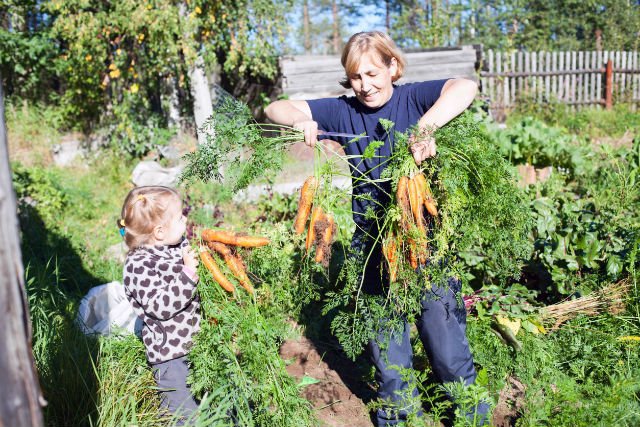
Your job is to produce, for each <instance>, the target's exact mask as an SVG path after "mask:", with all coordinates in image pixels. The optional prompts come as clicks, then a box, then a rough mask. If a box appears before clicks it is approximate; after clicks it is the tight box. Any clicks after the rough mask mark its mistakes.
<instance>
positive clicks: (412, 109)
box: [266, 31, 488, 426]
mask: <svg viewBox="0 0 640 427" xmlns="http://www.w3.org/2000/svg"><path fill="white" fill-rule="evenodd" d="M342 65H343V67H344V70H345V78H344V80H343V81H342V82H341V84H342V85H343V86H344V87H346V88H351V89H353V94H354V96H350V97H348V96H341V97H339V98H324V99H315V100H310V101H301V100H280V101H276V102H274V103H272V104H270V105H269V106H268V107H267V109H266V114H267V116H268V118H269V119H270V120H271V121H273V122H274V123H279V124H282V125H287V126H293V127H294V128H296V129H299V130H301V131H303V132H304V136H305V143H306V144H307V145H309V146H313V145H314V144H315V143H316V140H317V137H318V130H323V131H330V132H343V133H350V134H365V135H368V136H369V138H362V139H359V140H357V141H356V142H349V138H342V140H341V141H339V142H341V143H342V146H343V149H344V150H345V152H346V154H347V155H354V156H361V155H362V154H363V153H364V151H365V149H366V148H367V145H368V143H369V142H371V141H383V142H384V145H383V146H382V147H380V148H379V149H378V150H377V151H376V156H374V157H373V158H368V159H362V158H357V157H352V158H351V160H350V162H351V170H352V172H351V173H352V179H353V184H354V185H353V198H352V210H353V212H354V213H353V219H354V221H355V223H356V232H355V234H354V237H353V240H352V248H353V249H354V250H356V251H362V252H363V253H367V254H368V253H370V252H371V251H373V252H372V255H371V258H370V259H369V262H368V264H367V267H366V269H365V272H364V276H365V277H364V281H363V291H364V292H367V293H369V294H381V293H383V292H384V286H385V283H384V281H385V280H386V279H385V278H382V277H380V262H381V251H380V248H377V247H374V242H373V241H372V239H371V238H369V237H367V236H376V235H377V234H378V230H377V229H376V227H377V225H376V222H375V221H372V220H368V219H367V218H368V217H365V215H364V213H365V212H366V211H367V209H373V210H374V211H376V210H378V206H385V205H387V204H388V202H389V197H388V194H391V191H390V186H389V185H387V187H384V186H383V187H382V188H380V187H377V186H374V185H363V184H361V183H360V181H358V178H359V177H361V176H366V177H367V178H368V179H369V180H377V179H379V178H380V174H381V172H382V171H383V170H384V167H385V164H386V160H387V158H388V157H389V156H390V155H391V152H392V150H393V146H394V131H398V132H405V131H406V130H407V129H409V128H411V127H412V126H414V125H416V124H417V125H418V127H419V129H420V132H417V133H415V135H419V136H414V137H412V145H411V150H412V153H413V157H414V159H415V161H416V163H417V164H420V163H421V162H422V161H423V160H425V159H426V158H429V157H432V156H435V155H436V144H435V140H434V138H433V136H432V135H433V131H434V130H436V129H437V128H439V127H441V126H443V125H445V124H446V123H448V122H449V121H450V120H452V119H453V118H454V117H456V116H457V115H458V114H460V113H461V112H463V111H464V110H465V109H466V108H467V107H468V106H469V105H470V104H471V102H472V101H473V99H474V97H475V95H476V93H477V85H476V83H475V82H473V81H471V80H467V79H448V80H435V81H425V82H420V83H410V84H404V85H396V84H395V82H396V81H397V80H398V79H399V78H400V77H402V75H403V72H404V69H405V60H404V58H403V55H402V52H401V51H400V50H399V49H398V47H397V46H396V45H395V43H394V42H393V40H391V38H389V36H387V35H386V34H384V33H381V32H378V31H371V32H362V33H357V34H354V35H353V36H352V37H351V38H350V39H349V41H348V43H347V44H346V46H345V48H344V50H343V52H342ZM380 119H386V120H390V121H392V122H393V123H394V128H393V130H392V131H391V132H386V131H385V130H384V128H383V127H382V125H381V124H380ZM333 139H338V140H340V138H333ZM363 195H366V197H361V196H363ZM425 288H426V286H425ZM459 291H460V282H459V281H458V280H456V279H453V278H452V279H450V280H449V281H448V284H447V285H444V286H440V287H438V286H433V287H432V288H431V290H429V291H428V292H425V297H424V300H423V301H422V312H421V315H420V316H419V319H418V321H417V326H418V332H419V335H420V338H421V340H422V342H423V343H424V346H425V349H426V351H427V354H428V356H429V360H430V362H431V366H432V369H433V372H434V374H435V376H436V377H437V379H438V380H439V381H441V382H451V381H458V380H460V379H462V380H463V381H464V382H465V383H466V384H470V383H472V382H474V380H475V378H476V371H475V368H474V365H473V357H472V355H471V352H470V349H469V344H468V342H467V339H466V336H465V329H466V317H465V316H466V313H465V310H464V307H462V306H460V304H459V303H458V301H457V299H456V293H458V292H459ZM377 332H380V336H379V338H378V339H377V340H372V341H371V342H370V343H369V345H368V348H367V350H368V353H369V355H370V358H371V361H372V363H373V364H374V366H375V368H376V379H377V381H378V386H379V387H378V395H379V397H380V398H382V399H384V400H386V401H387V402H388V407H387V408H384V409H380V410H378V411H377V414H376V421H377V424H378V426H388V425H396V424H400V423H403V422H404V420H406V417H407V414H408V413H411V412H413V413H415V414H418V415H421V409H420V408H411V407H410V406H409V405H410V399H406V397H407V396H409V395H413V396H417V394H418V392H417V390H416V389H415V386H412V385H411V384H409V383H408V382H407V381H406V380H405V379H404V378H402V376H401V374H400V370H399V369H398V368H401V369H411V368H412V358H413V354H412V350H411V344H410V342H409V325H408V324H406V322H405V328H404V332H403V333H402V334H401V336H400V337H393V338H392V339H390V340H389V339H388V338H387V339H385V338H384V334H382V333H381V332H382V331H377ZM381 342H383V343H384V345H382V346H381V345H380V344H381ZM382 348H385V349H386V350H384V351H383V350H382ZM411 387H413V388H411ZM487 411H488V405H485V404H482V405H479V406H478V407H477V408H476V409H475V416H476V419H481V420H484V419H486V415H487ZM473 415H474V414H469V416H470V417H472V416H473Z"/></svg>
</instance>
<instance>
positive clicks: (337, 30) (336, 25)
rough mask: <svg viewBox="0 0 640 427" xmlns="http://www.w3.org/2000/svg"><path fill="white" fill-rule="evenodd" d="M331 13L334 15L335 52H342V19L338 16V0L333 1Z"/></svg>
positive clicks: (337, 53)
mask: <svg viewBox="0 0 640 427" xmlns="http://www.w3.org/2000/svg"><path fill="white" fill-rule="evenodd" d="M331 13H332V15H333V53H334V54H336V55H339V54H340V48H341V46H340V45H341V44H342V42H341V40H340V21H339V19H340V18H339V17H338V1H337V0H333V1H332V2H331Z"/></svg>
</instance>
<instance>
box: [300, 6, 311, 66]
mask: <svg viewBox="0 0 640 427" xmlns="http://www.w3.org/2000/svg"><path fill="white" fill-rule="evenodd" d="M302 28H303V31H304V53H306V54H307V55H308V54H310V53H311V20H310V19H309V1H308V0H304V2H303V3H302Z"/></svg>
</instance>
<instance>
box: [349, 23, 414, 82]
mask: <svg viewBox="0 0 640 427" xmlns="http://www.w3.org/2000/svg"><path fill="white" fill-rule="evenodd" d="M369 52H371V53H373V54H374V55H375V56H377V57H378V59H380V61H382V63H383V64H384V65H385V66H387V67H388V66H390V65H391V60H392V59H393V58H395V59H396V62H397V64H398V69H397V71H396V74H395V76H392V77H391V81H394V82H395V81H396V80H398V79H399V78H400V77H402V74H403V73H404V67H405V65H406V61H405V59H404V56H403V55H402V51H401V50H400V49H399V48H398V46H396V44H395V42H394V41H393V40H392V39H391V37H389V36H388V35H386V34H385V33H383V32H381V31H367V32H362V33H356V34H354V35H352V36H351V38H350V39H349V41H348V42H347V44H346V45H345V46H344V49H343V50H342V66H343V67H344V71H345V73H346V76H345V78H344V79H343V80H342V81H341V82H340V84H341V85H342V87H344V88H346V89H350V88H351V82H350V81H349V76H350V75H352V74H354V73H355V72H356V70H357V69H358V66H360V59H361V58H362V55H364V54H365V53H369Z"/></svg>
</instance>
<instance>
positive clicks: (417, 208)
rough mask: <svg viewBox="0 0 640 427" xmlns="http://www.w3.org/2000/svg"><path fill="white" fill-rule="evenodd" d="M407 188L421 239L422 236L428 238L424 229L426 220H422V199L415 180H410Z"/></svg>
mask: <svg viewBox="0 0 640 427" xmlns="http://www.w3.org/2000/svg"><path fill="white" fill-rule="evenodd" d="M416 176H417V175H416ZM407 188H408V190H409V202H410V203H411V213H412V214H413V221H414V222H415V224H416V227H418V230H419V231H420V237H421V238H422V236H424V237H425V238H426V237H427V233H426V230H425V228H424V220H423V218H422V197H421V195H420V191H419V190H418V185H417V183H416V181H415V179H414V178H410V179H409V182H408V187H407Z"/></svg>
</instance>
